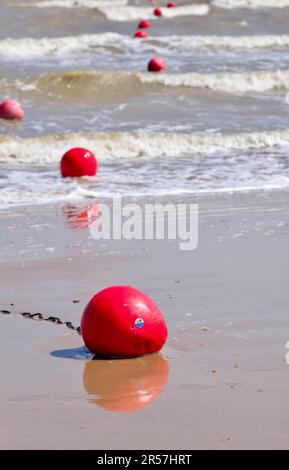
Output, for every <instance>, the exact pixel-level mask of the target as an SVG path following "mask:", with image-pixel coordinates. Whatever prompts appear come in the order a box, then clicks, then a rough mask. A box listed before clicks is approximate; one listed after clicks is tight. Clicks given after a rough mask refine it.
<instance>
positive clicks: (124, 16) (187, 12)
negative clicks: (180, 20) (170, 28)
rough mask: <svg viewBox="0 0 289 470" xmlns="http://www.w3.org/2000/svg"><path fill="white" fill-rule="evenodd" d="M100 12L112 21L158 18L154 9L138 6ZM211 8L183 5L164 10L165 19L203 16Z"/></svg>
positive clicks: (101, 10)
mask: <svg viewBox="0 0 289 470" xmlns="http://www.w3.org/2000/svg"><path fill="white" fill-rule="evenodd" d="M98 10H99V11H100V12H101V13H102V14H103V15H104V16H105V17H106V18H107V19H108V20H111V21H133V20H141V19H143V18H147V19H153V18H156V17H155V15H154V14H153V8H152V7H151V6H150V7H136V6H131V5H127V6H119V7H116V8H113V7H111V6H110V7H107V6H105V7H98ZM209 10H210V7H209V6H208V5H205V4H203V5H201V4H200V5H183V6H178V8H163V9H162V12H163V17H164V18H176V17H178V16H203V15H207V14H208V13H209Z"/></svg>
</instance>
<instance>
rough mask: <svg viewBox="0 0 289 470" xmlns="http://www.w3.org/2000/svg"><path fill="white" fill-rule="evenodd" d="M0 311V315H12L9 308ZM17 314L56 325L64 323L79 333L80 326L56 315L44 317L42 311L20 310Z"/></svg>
mask: <svg viewBox="0 0 289 470" xmlns="http://www.w3.org/2000/svg"><path fill="white" fill-rule="evenodd" d="M0 313H2V315H12V312H10V310H0ZM18 315H21V316H22V317H24V318H28V319H30V320H37V321H49V322H51V323H55V324H56V325H65V326H67V328H69V329H70V330H74V331H77V333H78V334H81V331H80V326H74V325H73V324H72V323H71V322H70V321H62V320H60V318H58V317H53V316H49V317H46V316H44V315H42V313H40V312H37V313H31V312H21V313H19V314H18Z"/></svg>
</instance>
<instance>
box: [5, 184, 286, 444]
mask: <svg viewBox="0 0 289 470" xmlns="http://www.w3.org/2000/svg"><path fill="white" fill-rule="evenodd" d="M199 208H200V233H199V236H200V243H199V247H198V249H197V250H195V251H190V252H181V251H180V250H179V248H178V243H177V242H174V241H173V242H172V241H154V242H145V241H125V240H123V241H113V240H111V241H110V240H108V241H105V242H102V241H96V240H93V239H91V238H89V236H90V232H89V229H88V228H87V227H86V225H87V220H85V215H84V214H85V206H83V205H80V207H73V208H71V207H61V206H52V207H49V206H48V207H40V208H39V207H27V208H25V209H17V210H14V211H6V212H2V214H1V221H0V223H1V244H2V246H3V253H4V254H5V255H4V258H3V257H2V259H1V273H3V274H4V275H3V277H2V279H1V288H0V290H1V299H2V302H3V306H4V307H5V308H7V309H10V310H11V311H13V312H14V313H13V314H10V315H7V314H6V315H3V314H2V315H1V318H0V321H1V333H0V334H1V342H0V344H1V352H2V354H1V356H0V357H1V370H2V371H5V373H4V374H3V373H2V374H1V405H0V407H1V428H2V430H3V432H1V444H0V445H1V448H2V449H3V448H6V449H7V448H8V449H16V448H22V449H27V448H40V449H43V448H44V449H58V448H59V449H61V448H65V449H73V448H81V449H103V448H108V449H123V448H128V449H135V448H136V449H139V448H142V449H143V448H145V449H159V448H163V449H172V448H173V449H205V448H216V449H237V448H238V449H239V448H240V449H244V448H251V449H254V448H260V449H266V448H274V449H278V448H280V449H281V448H282V449H286V448H288V435H289V434H288V433H289V428H288V419H287V417H288V412H289V409H288V405H287V403H288V400H287V395H288V387H289V381H288V365H287V364H286V361H285V355H286V349H285V346H286V343H287V341H288V339H289V337H288V335H289V322H288V315H287V305H288V290H287V287H286V286H287V272H288V261H287V257H286V256H284V253H285V251H286V247H287V236H288V223H289V222H288V194H287V193H282V192H281V193H278V194H275V195H274V196H272V195H271V194H270V193H264V194H258V193H254V194H250V193H244V194H228V195H227V196H224V195H215V196H214V197H206V196H204V197H202V198H200V199H199ZM64 214H66V217H64ZM68 214H70V217H68V218H67V215H68ZM71 214H72V215H71ZM77 214H78V217H77ZM52 220H53V222H52ZM23 242H24V244H25V246H26V249H25V250H22V247H23ZM52 248H53V249H54V250H52ZM23 251H24V252H23ZM120 273H121V274H120ZM119 282H120V283H124V284H126V283H133V284H134V285H137V286H138V287H139V288H141V289H143V290H145V291H146V292H147V293H149V295H151V296H152V297H153V298H154V299H155V300H156V301H157V302H158V303H159V306H160V308H161V309H162V310H163V311H164V312H165V314H166V318H167V320H168V326H169V333H170V335H169V340H168V343H167V345H166V346H165V348H164V349H163V351H162V352H161V353H160V354H158V355H152V356H147V357H143V358H138V359H131V360H123V361H122V360H119V361H106V360H104V361H103V360H92V359H91V355H90V354H89V353H88V352H87V350H85V349H84V348H83V342H82V340H81V337H80V336H79V335H78V334H77V333H75V332H73V331H71V330H69V329H68V328H66V327H65V326H64V325H55V324H52V323H49V322H44V321H37V320H29V319H25V318H23V317H21V316H20V315H18V314H16V312H24V311H30V312H33V313H36V312H41V313H43V314H44V315H46V316H49V315H55V316H58V317H60V318H61V319H62V320H63V321H68V320H69V321H71V322H72V323H73V324H75V325H78V324H79V321H80V316H81V313H82V310H83V308H84V306H85V304H86V302H87V299H89V298H90V297H91V296H92V295H93V294H94V293H95V292H96V291H98V290H99V289H101V288H103V287H105V286H107V285H110V284H114V283H119ZM73 301H77V303H73ZM11 303H13V304H14V305H13V307H11V306H10V304H11ZM152 422H153V423H154V425H153V426H152Z"/></svg>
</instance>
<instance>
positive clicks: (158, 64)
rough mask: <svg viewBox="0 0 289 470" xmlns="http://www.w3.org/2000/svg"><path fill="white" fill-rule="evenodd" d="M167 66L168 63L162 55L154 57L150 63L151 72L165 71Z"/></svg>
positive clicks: (149, 69)
mask: <svg viewBox="0 0 289 470" xmlns="http://www.w3.org/2000/svg"><path fill="white" fill-rule="evenodd" d="M166 68H167V63H166V61H165V59H163V58H162V57H158V56H156V57H153V58H152V59H151V60H150V61H149V63H148V71H149V72H163V71H164V70H166Z"/></svg>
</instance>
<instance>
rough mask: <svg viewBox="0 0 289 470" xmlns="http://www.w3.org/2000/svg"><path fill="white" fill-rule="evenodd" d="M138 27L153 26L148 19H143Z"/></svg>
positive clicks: (146, 27)
mask: <svg viewBox="0 0 289 470" xmlns="http://www.w3.org/2000/svg"><path fill="white" fill-rule="evenodd" d="M138 27H139V28H140V29H148V28H151V24H150V22H149V21H147V20H142V21H140V22H139V25H138Z"/></svg>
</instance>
